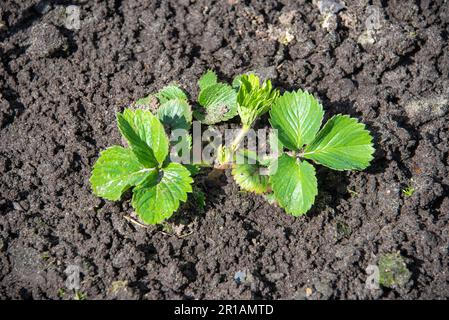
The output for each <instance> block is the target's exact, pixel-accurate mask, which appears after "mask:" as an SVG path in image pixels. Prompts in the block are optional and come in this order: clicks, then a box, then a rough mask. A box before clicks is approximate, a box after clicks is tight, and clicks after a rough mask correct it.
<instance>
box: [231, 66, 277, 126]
mask: <svg viewBox="0 0 449 320" xmlns="http://www.w3.org/2000/svg"><path fill="white" fill-rule="evenodd" d="M278 95H279V92H278V91H277V90H275V89H273V88H272V85H271V81H270V80H266V81H264V82H263V84H262V85H260V80H259V77H258V76H256V75H254V74H244V75H242V76H241V77H240V87H239V91H238V94H237V110H238V114H239V116H240V118H241V119H242V123H243V125H245V126H247V127H250V126H251V125H252V124H253V122H254V121H255V120H256V119H257V117H260V116H261V115H263V114H264V113H266V112H267V111H268V110H269V109H270V107H271V104H272V103H273V102H274V100H275V99H276V98H277V97H278Z"/></svg>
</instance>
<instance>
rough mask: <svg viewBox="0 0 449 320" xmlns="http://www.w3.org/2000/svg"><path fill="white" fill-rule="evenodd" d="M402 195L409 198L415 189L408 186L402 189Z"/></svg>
mask: <svg viewBox="0 0 449 320" xmlns="http://www.w3.org/2000/svg"><path fill="white" fill-rule="evenodd" d="M402 193H403V194H404V196H406V197H411V196H413V194H414V193H415V188H413V187H412V186H411V185H409V186H407V187H405V188H404V189H402Z"/></svg>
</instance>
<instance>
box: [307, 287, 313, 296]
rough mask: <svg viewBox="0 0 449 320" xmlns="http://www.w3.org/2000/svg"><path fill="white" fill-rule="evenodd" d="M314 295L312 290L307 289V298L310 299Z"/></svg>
mask: <svg viewBox="0 0 449 320" xmlns="http://www.w3.org/2000/svg"><path fill="white" fill-rule="evenodd" d="M312 293H313V290H312V288H309V287H307V288H306V297H310V296H311V295H312Z"/></svg>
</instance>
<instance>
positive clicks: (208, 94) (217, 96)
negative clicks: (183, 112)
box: [194, 71, 237, 125]
mask: <svg viewBox="0 0 449 320" xmlns="http://www.w3.org/2000/svg"><path fill="white" fill-rule="evenodd" d="M198 84H199V86H200V93H199V95H198V103H199V104H200V105H201V106H202V107H203V108H202V109H201V110H196V111H195V112H194V115H195V118H197V119H198V120H200V121H201V122H202V123H204V124H209V125H210V124H215V123H218V122H222V121H227V120H230V119H232V118H233V117H235V116H236V115H237V102H236V99H237V93H236V91H235V90H234V89H233V88H232V87H231V86H230V85H228V84H226V83H218V82H217V75H216V74H215V73H214V72H213V71H208V72H207V73H206V74H204V75H203V76H202V77H201V79H200V80H199V81H198Z"/></svg>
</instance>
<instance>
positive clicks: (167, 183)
mask: <svg viewBox="0 0 449 320" xmlns="http://www.w3.org/2000/svg"><path fill="white" fill-rule="evenodd" d="M192 182H193V179H192V178H191V177H190V173H189V170H187V169H186V168H185V167H184V166H182V165H181V164H179V163H173V162H172V163H169V164H168V165H167V166H166V167H165V168H163V169H161V171H159V172H155V173H154V174H151V175H150V176H149V177H148V178H147V179H146V180H145V181H144V182H143V183H141V184H140V185H139V186H137V187H136V188H134V190H133V198H132V206H133V207H134V209H135V210H136V213H137V214H138V215H139V217H140V218H141V219H142V221H144V222H145V223H149V224H157V223H161V222H162V221H164V220H165V219H167V218H169V217H171V216H172V214H173V212H175V211H176V210H177V209H178V207H179V204H180V202H181V201H182V202H185V201H186V200H187V193H188V192H192V186H191V184H192Z"/></svg>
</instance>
